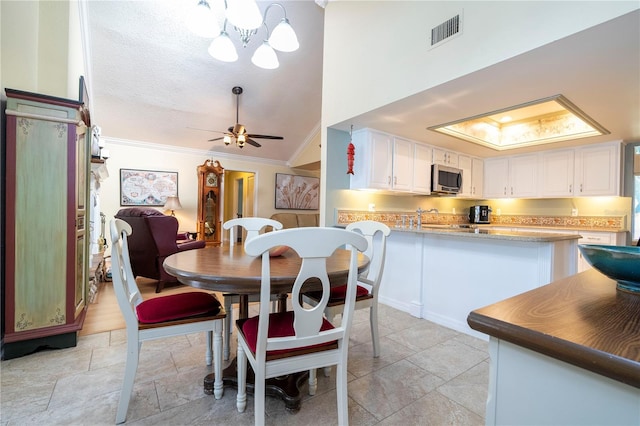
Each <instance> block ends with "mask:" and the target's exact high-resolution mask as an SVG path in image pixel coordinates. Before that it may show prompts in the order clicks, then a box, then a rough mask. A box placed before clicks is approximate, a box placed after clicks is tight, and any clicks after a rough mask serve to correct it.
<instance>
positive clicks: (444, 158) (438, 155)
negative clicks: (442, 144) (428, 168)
mask: <svg viewBox="0 0 640 426" xmlns="http://www.w3.org/2000/svg"><path fill="white" fill-rule="evenodd" d="M433 162H434V163H435V164H443V165H445V166H450V167H458V153H457V152H453V151H446V150H444V149H439V148H433Z"/></svg>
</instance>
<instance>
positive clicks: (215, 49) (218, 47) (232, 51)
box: [208, 31, 238, 62]
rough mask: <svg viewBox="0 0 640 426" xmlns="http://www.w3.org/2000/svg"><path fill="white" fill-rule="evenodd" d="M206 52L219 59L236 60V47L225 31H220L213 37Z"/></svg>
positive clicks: (224, 60) (225, 60)
mask: <svg viewBox="0 0 640 426" xmlns="http://www.w3.org/2000/svg"><path fill="white" fill-rule="evenodd" d="M208 52H209V55H211V56H213V57H214V58H216V59H217V60H219V61H223V62H235V61H237V60H238V52H236V48H235V46H234V45H233V42H232V41H231V39H230V38H229V34H227V32H226V31H223V32H221V33H220V35H219V36H218V37H216V38H214V39H213V41H212V42H211V44H210V45H209V50H208Z"/></svg>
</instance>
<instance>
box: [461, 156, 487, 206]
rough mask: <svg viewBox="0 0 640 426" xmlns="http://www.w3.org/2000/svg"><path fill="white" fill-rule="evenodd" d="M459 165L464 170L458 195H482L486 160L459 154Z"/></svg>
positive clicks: (472, 196)
mask: <svg viewBox="0 0 640 426" xmlns="http://www.w3.org/2000/svg"><path fill="white" fill-rule="evenodd" d="M458 167H459V168H460V169H461V170H462V189H461V190H460V192H459V193H458V197H461V198H480V197H482V193H483V191H482V186H483V178H484V162H483V161H482V160H481V159H479V158H473V157H469V156H467V155H462V154H460V155H458Z"/></svg>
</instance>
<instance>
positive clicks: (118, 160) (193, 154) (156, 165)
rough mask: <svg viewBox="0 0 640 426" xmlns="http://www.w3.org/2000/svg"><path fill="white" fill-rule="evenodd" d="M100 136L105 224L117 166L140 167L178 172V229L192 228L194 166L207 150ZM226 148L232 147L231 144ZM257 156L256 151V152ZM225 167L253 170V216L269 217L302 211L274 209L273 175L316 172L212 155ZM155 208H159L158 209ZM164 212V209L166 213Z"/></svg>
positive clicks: (116, 187) (113, 205)
mask: <svg viewBox="0 0 640 426" xmlns="http://www.w3.org/2000/svg"><path fill="white" fill-rule="evenodd" d="M103 139H104V140H105V143H106V145H107V149H108V150H109V153H110V157H109V159H108V160H107V161H106V164H107V169H108V171H109V177H108V178H107V179H106V180H104V181H103V182H102V184H101V186H100V205H101V210H102V212H103V213H104V214H105V215H106V220H107V223H108V222H109V221H111V219H113V216H114V215H115V214H116V213H117V212H118V210H120V209H121V208H123V207H121V206H120V169H121V168H124V169H141V170H158V171H171V172H178V195H179V197H180V203H181V204H182V207H183V209H182V210H178V211H176V212H175V215H176V217H177V219H178V221H179V223H180V230H181V231H192V232H195V230H196V214H197V207H198V206H197V193H198V180H197V167H198V166H200V165H202V164H203V163H204V162H205V161H206V160H207V159H208V158H211V157H210V155H211V153H207V152H206V151H198V150H185V149H180V148H178V147H172V146H165V145H159V144H152V143H142V142H135V141H123V140H114V139H110V138H109V137H108V136H104V137H103ZM230 149H234V148H233V147H232V148H230ZM256 155H259V151H256ZM213 159H214V160H218V161H219V162H220V164H221V165H222V167H223V168H224V169H225V170H229V171H231V170H234V171H245V172H253V173H255V176H256V177H255V188H256V191H255V197H256V199H255V205H256V210H257V212H256V214H257V216H262V217H270V216H271V215H272V214H274V213H278V212H283V211H287V212H306V213H309V212H310V211H297V210H276V209H275V204H274V195H275V175H276V173H288V174H297V175H304V176H316V177H317V176H318V175H319V174H318V172H313V171H307V170H297V169H292V168H290V167H287V166H286V165H285V164H284V163H282V162H265V161H261V160H260V159H259V158H253V159H252V158H249V159H246V158H244V157H239V156H233V155H228V156H224V155H218V154H216V155H213ZM158 210H160V211H163V209H162V208H158ZM167 213H168V212H167Z"/></svg>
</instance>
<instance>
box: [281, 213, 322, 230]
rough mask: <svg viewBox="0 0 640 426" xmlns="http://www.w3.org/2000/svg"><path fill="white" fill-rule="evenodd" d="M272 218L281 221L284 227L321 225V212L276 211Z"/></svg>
mask: <svg viewBox="0 0 640 426" xmlns="http://www.w3.org/2000/svg"><path fill="white" fill-rule="evenodd" d="M271 219H273V220H277V221H278V222H280V223H281V224H282V228H283V229H289V228H302V227H305V226H319V225H320V213H276V214H273V215H271Z"/></svg>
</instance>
